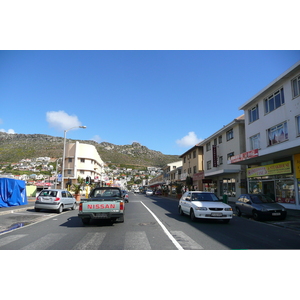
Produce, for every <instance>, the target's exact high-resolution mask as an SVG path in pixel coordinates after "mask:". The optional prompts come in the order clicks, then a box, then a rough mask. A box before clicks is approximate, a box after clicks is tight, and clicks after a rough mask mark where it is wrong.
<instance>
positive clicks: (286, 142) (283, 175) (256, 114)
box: [231, 62, 300, 209]
mask: <svg viewBox="0 0 300 300" xmlns="http://www.w3.org/2000/svg"><path fill="white" fill-rule="evenodd" d="M239 109H241V110H244V114H245V142H246V151H245V152H240V153H239V154H238V155H236V156H233V157H231V165H244V166H246V167H247V170H246V171H247V173H246V175H247V189H248V192H250V193H254V192H261V193H264V194H268V195H270V196H271V197H272V198H273V199H274V200H276V201H277V202H279V203H281V204H282V205H284V206H285V207H286V208H290V209H300V196H299V194H300V62H298V63H297V64H295V65H294V66H292V67H291V68H290V69H288V70H287V71H286V72H284V73H283V74H282V75H281V76H279V77H278V78H276V79H275V80H274V81H273V82H271V83H270V84H269V85H268V86H266V87H265V88H264V89H263V90H261V91H260V92H259V93H257V94H256V95H255V96H253V97H252V98H251V99H249V100H248V101H247V102H246V103H244V104H243V105H242V106H241V107H240V108H239Z"/></svg>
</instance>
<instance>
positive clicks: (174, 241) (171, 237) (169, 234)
mask: <svg viewBox="0 0 300 300" xmlns="http://www.w3.org/2000/svg"><path fill="white" fill-rule="evenodd" d="M140 202H141V203H142V204H143V205H144V206H145V207H146V208H147V209H148V211H149V212H150V214H151V215H152V216H153V217H154V219H155V220H156V221H157V223H158V224H159V225H160V227H161V228H162V229H163V231H164V232H165V234H166V235H167V236H168V238H169V239H170V240H171V241H172V243H173V244H174V245H175V246H176V248H177V249H178V250H184V249H183V248H182V247H181V245H180V244H179V243H178V242H177V241H176V240H175V239H174V237H173V236H172V234H171V233H170V232H169V231H168V229H167V228H166V227H165V226H164V224H163V223H162V222H161V221H160V220H159V219H158V218H157V216H156V215H155V214H154V213H153V212H152V211H151V210H150V209H149V208H148V207H147V206H146V205H145V204H144V203H143V202H142V201H140Z"/></svg>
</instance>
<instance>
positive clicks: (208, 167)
mask: <svg viewBox="0 0 300 300" xmlns="http://www.w3.org/2000/svg"><path fill="white" fill-rule="evenodd" d="M210 169H211V160H209V161H207V170H210Z"/></svg>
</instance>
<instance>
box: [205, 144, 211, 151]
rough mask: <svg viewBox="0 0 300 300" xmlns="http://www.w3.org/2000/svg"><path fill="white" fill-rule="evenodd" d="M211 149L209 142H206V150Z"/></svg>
mask: <svg viewBox="0 0 300 300" xmlns="http://www.w3.org/2000/svg"><path fill="white" fill-rule="evenodd" d="M210 149H211V147H210V142H208V143H207V144H206V151H209V150H210Z"/></svg>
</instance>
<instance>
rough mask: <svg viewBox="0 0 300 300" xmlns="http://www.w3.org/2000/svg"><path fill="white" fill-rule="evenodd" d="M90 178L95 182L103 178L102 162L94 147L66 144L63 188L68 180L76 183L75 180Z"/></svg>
mask: <svg viewBox="0 0 300 300" xmlns="http://www.w3.org/2000/svg"><path fill="white" fill-rule="evenodd" d="M78 176H79V177H81V178H86V177H87V176H90V177H91V179H92V180H93V181H95V182H100V181H102V180H103V179H102V177H103V176H104V162H103V161H102V159H101V157H100V155H99V154H98V151H97V149H96V147H95V146H93V145H89V144H81V143H79V142H78V141H77V142H75V143H67V144H66V153H65V167H64V186H66V183H67V182H68V181H69V180H70V181H71V182H72V184H73V183H77V178H78Z"/></svg>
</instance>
